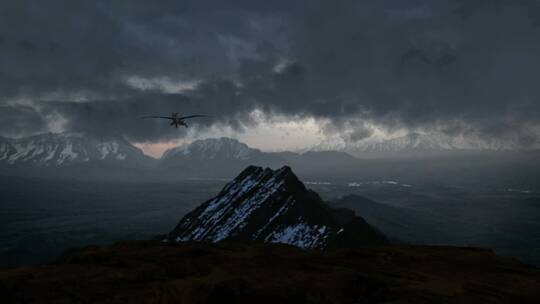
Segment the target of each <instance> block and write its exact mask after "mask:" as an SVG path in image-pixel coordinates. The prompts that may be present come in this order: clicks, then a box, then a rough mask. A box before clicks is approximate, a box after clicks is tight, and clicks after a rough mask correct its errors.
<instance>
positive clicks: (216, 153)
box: [161, 137, 262, 161]
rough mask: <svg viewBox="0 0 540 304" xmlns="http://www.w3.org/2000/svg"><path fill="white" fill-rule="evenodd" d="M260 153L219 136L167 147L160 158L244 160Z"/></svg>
mask: <svg viewBox="0 0 540 304" xmlns="http://www.w3.org/2000/svg"><path fill="white" fill-rule="evenodd" d="M260 153H262V152H261V151H260V150H258V149H254V148H250V147H248V145H246V144H244V143H241V142H239V141H238V140H236V139H232V138H228V137H221V138H208V139H202V140H196V141H194V142H192V143H190V144H185V145H181V146H179V147H175V148H171V149H168V150H166V151H165V152H164V153H163V156H162V157H161V159H162V160H169V159H173V158H175V157H179V156H180V157H190V158H198V159H218V158H224V159H237V160H241V161H246V160H249V159H251V158H253V157H255V156H256V155H257V154H260Z"/></svg>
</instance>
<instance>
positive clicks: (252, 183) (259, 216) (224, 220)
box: [168, 166, 386, 248]
mask: <svg viewBox="0 0 540 304" xmlns="http://www.w3.org/2000/svg"><path fill="white" fill-rule="evenodd" d="M344 213H347V212H346V211H345V212H344V211H343V210H333V209H332V208H330V207H329V206H328V205H326V204H325V203H324V202H323V201H322V200H321V198H320V197H319V196H318V195H317V194H316V193H315V192H313V191H310V190H308V189H306V187H305V186H304V184H303V183H302V182H301V181H299V180H298V178H297V177H296V176H295V175H294V173H293V172H292V171H291V169H290V168H289V167H283V168H281V169H279V170H275V171H274V170H271V169H268V168H267V169H262V168H261V167H254V166H250V167H248V168H247V169H245V170H244V171H243V172H242V173H241V174H240V175H238V177H236V178H235V179H234V180H233V181H232V182H230V183H229V184H227V185H226V186H225V187H224V188H223V190H222V191H221V192H220V193H219V194H218V195H217V196H216V197H215V198H213V199H211V200H209V201H207V202H206V203H204V204H202V205H201V206H199V207H198V208H197V209H195V210H194V211H192V212H191V213H189V214H187V215H186V216H185V217H184V218H183V219H182V220H181V221H180V223H179V224H178V226H177V227H176V228H175V229H174V230H173V231H172V232H171V233H170V234H169V235H168V240H170V241H206V242H219V241H223V240H238V241H258V242H270V243H286V244H291V245H296V246H299V247H302V248H332V247H336V246H348V247H354V246H368V245H376V244H383V243H385V242H386V238H385V237H384V236H383V235H382V234H381V233H379V232H378V231H376V230H375V229H373V228H372V227H371V226H370V225H368V224H367V223H366V222H365V221H364V220H363V219H361V218H359V217H355V216H354V212H352V211H349V214H345V216H344ZM350 213H352V214H350Z"/></svg>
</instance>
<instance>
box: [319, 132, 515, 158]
mask: <svg viewBox="0 0 540 304" xmlns="http://www.w3.org/2000/svg"><path fill="white" fill-rule="evenodd" d="M517 147H519V145H518V144H517V143H505V142H500V141H495V140H493V141H490V142H487V141H482V140H472V139H466V138H462V137H451V136H447V135H442V134H439V135H432V134H422V133H416V132H412V133H409V134H406V135H404V136H401V137H397V138H392V139H387V140H383V141H374V140H369V139H367V140H362V141H358V142H354V143H353V142H347V141H345V140H344V139H343V138H341V137H339V138H330V139H327V140H325V141H323V142H321V143H319V144H318V145H316V146H314V147H313V148H312V149H311V150H312V151H342V152H348V153H351V154H353V155H358V154H365V153H394V152H422V151H424V152H425V151H456V150H470V151H500V150H512V149H516V148H517Z"/></svg>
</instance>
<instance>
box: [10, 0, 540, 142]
mask: <svg viewBox="0 0 540 304" xmlns="http://www.w3.org/2000/svg"><path fill="white" fill-rule="evenodd" d="M539 16H540V5H539V4H538V2H537V1H527V0H518V1H505V0H497V1H481V0H477V1H460V0H446V1H445V0H440V1H427V0H425V1H423V0H410V1H398V0H384V1H352V0H351V1H347V0H341V1H226V2H225V1H159V2H158V1H152V2H150V1H92V2H74V1H12V3H8V2H7V1H6V3H3V4H0V96H1V97H0V98H1V99H0V100H1V101H0V102H1V103H6V102H10V103H13V100H16V99H17V98H25V99H30V100H33V101H34V105H35V107H36V108H37V109H38V110H39V111H40V113H41V114H42V115H47V113H50V112H58V113H60V114H61V115H62V116H65V118H66V119H67V120H68V123H67V125H66V127H67V128H68V129H70V130H79V131H86V132H95V133H106V132H111V130H115V131H116V132H119V133H121V134H123V135H126V136H128V137H129V138H131V139H134V140H158V139H164V138H170V137H173V136H177V135H178V133H177V132H173V131H174V130H169V129H168V128H165V127H164V126H163V124H159V123H157V122H141V121H138V120H137V119H136V117H138V116H140V115H144V114H161V113H169V112H171V111H182V112H186V113H188V112H189V113H191V112H203V113H208V114H212V115H215V116H216V118H215V119H213V120H211V121H201V122H200V124H201V125H202V126H205V125H206V126H208V125H209V124H211V123H214V122H221V123H224V124H229V125H232V126H234V127H241V125H242V124H243V123H244V124H245V123H249V122H250V119H249V116H248V113H249V112H250V111H252V110H253V109H256V108H258V109H262V110H264V111H265V112H268V113H280V114H291V115H305V116H313V117H319V118H328V119H331V120H332V121H333V122H334V123H335V124H336V125H337V128H338V129H339V126H340V125H342V124H345V123H347V122H348V121H349V120H351V119H356V120H358V119H365V120H367V121H372V122H374V123H376V124H380V125H383V126H386V127H389V128H402V127H405V128H409V129H431V128H436V129H438V130H442V131H443V132H447V133H448V134H464V133H474V134H475V135H481V136H486V137H490V138H491V137H493V138H497V137H508V136H510V137H512V136H517V137H519V138H525V139H524V140H523V142H524V143H525V145H526V144H527V143H530V142H531V141H532V142H534V141H535V140H536V139H535V138H536V137H537V134H535V133H534V132H532V131H530V130H531V128H530V127H531V126H533V128H532V129H534V126H538V125H539V124H540V118H539V117H540V106H539V102H538V98H539V96H540V88H539V87H538V86H537V84H536V83H537V79H538V78H539V77H538V76H539V75H538V74H539V72H538V71H540V55H539V54H540V27H539V26H538V25H539V22H538V21H539V20H540V18H539ZM134 76H136V77H138V79H143V80H145V79H146V80H152V81H154V80H155V79H158V81H159V79H167V80H168V81H170V82H172V83H178V84H181V83H182V82H186V81H198V83H199V84H198V85H197V86H196V87H194V88H193V89H192V90H187V91H178V92H172V93H171V92H167V91H165V92H164V91H163V88H156V87H144V90H143V89H141V87H136V86H134V85H133V83H131V84H130V82H129V81H128V80H129V79H130V77H134ZM51 96H52V97H51ZM70 96H82V97H84V98H82V99H83V102H81V101H78V102H73V100H71V99H70V98H71V97H70ZM456 122H457V123H456ZM493 125H495V126H498V127H497V128H494V127H493ZM42 127H44V125H42ZM2 128H9V127H7V126H3V127H2ZM3 130H4V129H3ZM29 131H30V129H29ZM367 131H369V130H367V129H364V128H363V127H361V128H359V130H357V131H356V132H353V133H352V134H353V135H354V136H353V137H354V138H351V140H358V139H361V138H363V137H365V136H369V135H370V133H369V132H367ZM366 132H367V133H366ZM368 133H369V134H368ZM508 134H513V135H508Z"/></svg>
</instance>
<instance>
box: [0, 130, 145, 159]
mask: <svg viewBox="0 0 540 304" xmlns="http://www.w3.org/2000/svg"><path fill="white" fill-rule="evenodd" d="M143 157H144V156H143V154H142V151H140V150H139V149H137V148H136V147H134V146H132V145H131V144H130V143H129V142H127V141H125V140H124V139H122V138H114V137H110V138H95V137H87V136H85V135H83V134H80V133H46V134H40V135H34V136H29V137H24V138H16V139H15V138H3V139H2V140H0V162H3V163H7V164H8V165H18V164H34V165H43V166H62V165H66V164H73V163H83V162H89V161H100V160H117V161H124V160H126V159H128V158H131V159H140V158H143Z"/></svg>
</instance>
